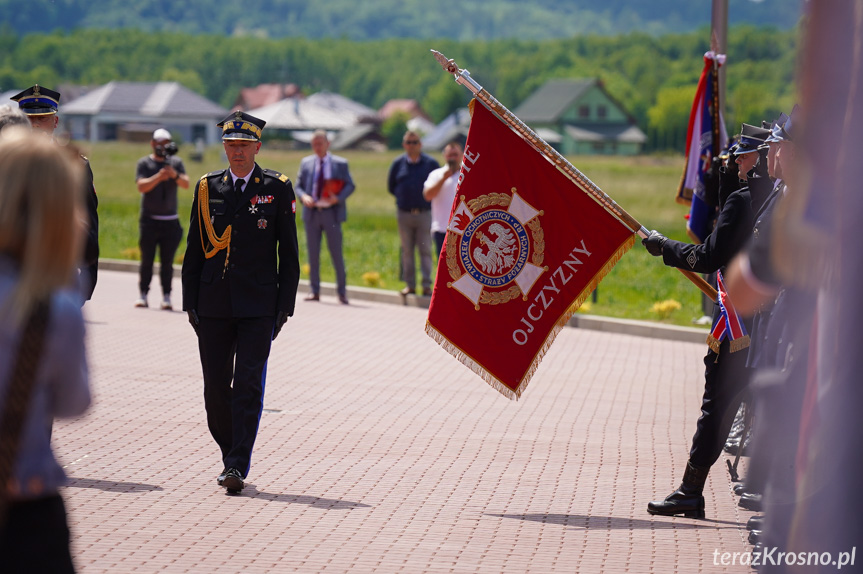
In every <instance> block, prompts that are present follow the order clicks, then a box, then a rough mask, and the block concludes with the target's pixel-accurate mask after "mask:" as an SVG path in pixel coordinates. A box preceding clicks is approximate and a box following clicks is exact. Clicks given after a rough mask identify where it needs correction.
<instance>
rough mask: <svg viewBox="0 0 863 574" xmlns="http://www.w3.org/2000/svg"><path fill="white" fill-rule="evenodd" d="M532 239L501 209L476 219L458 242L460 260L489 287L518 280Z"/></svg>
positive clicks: (513, 218) (514, 219)
mask: <svg viewBox="0 0 863 574" xmlns="http://www.w3.org/2000/svg"><path fill="white" fill-rule="evenodd" d="M529 249H530V240H529V239H528V236H527V231H525V229H524V227H523V226H522V224H521V222H520V221H519V220H518V219H516V218H515V217H513V216H512V215H510V214H509V213H507V212H506V211H502V210H500V209H490V210H488V211H485V212H483V213H482V214H481V215H478V216H477V217H475V218H474V219H473V220H472V221H471V222H470V223H469V224H468V225H467V228H466V229H465V232H464V235H463V236H462V240H461V242H460V243H459V258H460V259H461V264H462V266H463V267H464V269H465V270H466V271H467V272H468V273H470V275H471V277H473V278H474V279H476V281H477V282H479V283H481V284H483V285H485V286H486V287H500V286H502V285H506V284H507V283H509V282H511V281H512V280H513V279H515V278H516V277H517V276H518V274H519V273H520V272H521V270H522V268H523V267H524V264H525V262H526V261H527V254H528V251H529Z"/></svg>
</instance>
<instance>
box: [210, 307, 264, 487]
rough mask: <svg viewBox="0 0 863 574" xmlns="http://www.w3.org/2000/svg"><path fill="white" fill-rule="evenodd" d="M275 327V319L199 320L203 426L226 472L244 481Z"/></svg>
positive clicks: (260, 405)
mask: <svg viewBox="0 0 863 574" xmlns="http://www.w3.org/2000/svg"><path fill="white" fill-rule="evenodd" d="M273 324H274V318H273V317H243V318H234V319H223V318H216V317H201V323H200V325H199V326H198V333H199V335H198V350H199V351H200V353H201V367H202V369H203V372H204V407H205V408H206V410H207V426H208V427H209V428H210V434H212V435H213V438H214V439H215V440H216V443H217V444H218V445H219V449H221V451H222V461H223V462H224V464H225V468H236V469H238V470H239V471H240V472H242V473H243V476H246V475H247V474H248V472H249V466H250V464H251V460H252V448H253V447H254V445H255V437H256V436H257V434H258V425H259V423H260V420H261V411H262V409H263V407H264V387H265V380H266V376H267V359H268V358H269V356H270V343H271V341H272V337H273ZM232 382H233V388H232V386H231V383H232Z"/></svg>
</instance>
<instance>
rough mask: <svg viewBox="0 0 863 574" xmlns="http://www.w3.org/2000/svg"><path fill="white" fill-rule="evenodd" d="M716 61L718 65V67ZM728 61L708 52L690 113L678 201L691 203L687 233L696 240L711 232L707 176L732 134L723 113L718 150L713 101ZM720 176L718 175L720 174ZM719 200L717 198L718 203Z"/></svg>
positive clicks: (711, 212) (713, 208)
mask: <svg viewBox="0 0 863 574" xmlns="http://www.w3.org/2000/svg"><path fill="white" fill-rule="evenodd" d="M714 63H716V66H715V68H714ZM724 63H725V54H718V55H717V54H715V53H714V52H712V51H710V52H707V53H705V54H704V69H703V70H702V71H701V77H700V78H699V79H698V88H697V89H696V91H695V100H694V101H693V102H692V111H691V112H690V114H689V129H688V130H687V133H686V167H685V168H684V171H683V178H682V179H681V181H680V187H679V189H678V190H677V198H676V199H677V202H678V203H683V204H687V205H689V206H690V209H689V220H688V222H687V224H686V232H687V233H688V234H689V236H690V238H692V240H693V241H696V242H698V243H702V242H703V241H704V239H705V238H706V237H707V236H708V235H709V234H710V231H711V227H712V223H713V218H714V216H715V212H716V209H715V207H713V206H712V205H711V204H710V202H708V201H707V200H706V198H705V191H706V187H705V186H706V184H707V181H706V178H707V176H708V171H709V170H710V168H711V161H712V160H713V157H714V156H715V155H717V154H718V153H719V152H720V151H722V150H723V149H725V146H726V144H727V142H728V134H727V132H726V130H725V121H724V119H723V118H722V117H721V115H720V116H719V132H718V135H719V142H718V149H714V117H715V116H716V114H715V113H714V110H713V104H714V102H715V101H716V100H717V99H718V98H715V97H714V92H715V90H716V87H717V81H716V77H715V76H716V70H718V69H719V66H721V65H723V64H724ZM717 175H718V174H717ZM713 203H715V200H714V202H713Z"/></svg>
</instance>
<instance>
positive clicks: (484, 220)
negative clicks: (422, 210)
mask: <svg viewBox="0 0 863 574" xmlns="http://www.w3.org/2000/svg"><path fill="white" fill-rule="evenodd" d="M515 191H516V190H515V188H513V189H512V195H509V194H506V193H490V194H487V195H482V196H479V197H477V198H475V199H472V200H470V201H465V200H464V197H462V198H461V202H460V203H459V206H458V207H457V208H456V211H455V212H454V214H453V219H452V222H451V223H450V226H449V228H448V230H447V231H448V235H447V242H446V262H447V269H448V271H449V274H450V277H451V278H452V279H453V281H452V282H451V283H448V286H450V287H453V288H455V289H457V290H458V291H460V292H461V293H462V294H463V295H465V297H467V298H468V299H470V300H471V301H472V302H473V303H474V306H475V307H476V308H479V305H480V304H490V305H497V304H500V303H506V302H507V301H511V300H512V299H515V298H516V297H518V296H523V297H525V298H526V297H527V293H528V291H529V290H530V287H531V286H532V285H533V283H534V282H535V281H536V278H537V277H539V275H540V274H541V273H542V272H544V271H546V269H545V268H544V267H542V262H543V259H544V251H545V240H544V234H543V231H542V227H541V226H540V222H539V216H540V215H542V212H541V211H538V210H536V209H534V208H533V207H532V206H531V205H529V204H528V203H527V202H526V201H525V200H524V199H522V198H521V197H519V196H518V194H516V193H515Z"/></svg>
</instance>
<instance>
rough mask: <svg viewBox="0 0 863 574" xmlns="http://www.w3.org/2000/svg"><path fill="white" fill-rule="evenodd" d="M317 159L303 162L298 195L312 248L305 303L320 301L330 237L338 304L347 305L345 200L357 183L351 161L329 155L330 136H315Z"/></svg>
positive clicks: (314, 148)
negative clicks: (323, 260)
mask: <svg viewBox="0 0 863 574" xmlns="http://www.w3.org/2000/svg"><path fill="white" fill-rule="evenodd" d="M311 144H312V151H313V152H315V153H314V155H310V156H307V157H304V158H303V160H302V161H301V162H300V173H299V175H297V186H296V188H295V191H296V193H297V196H299V198H300V201H302V202H303V224H304V225H305V228H306V244H307V245H308V248H309V282H310V283H311V291H310V292H309V294H308V295H306V301H320V299H321V236H322V235H324V234H325V235H326V236H327V248H328V249H329V251H330V259H332V260H333V267H335V269H336V288H337V289H338V294H339V302H340V303H342V304H343V305H347V304H348V294H347V278H346V273H345V259H344V256H343V255H342V222H344V221H345V220H346V219H347V217H348V211H347V208H346V207H345V200H346V199H347V198H348V196H349V195H350V194H351V193H353V192H354V188H355V186H354V180H353V179H352V178H351V172H350V170H349V169H348V161H347V160H346V159H345V158H343V157H339V156H337V155H333V154H331V153H330V152H329V148H330V142H329V140H328V139H327V132H325V131H323V130H317V131H315V133H314V134H312V141H311Z"/></svg>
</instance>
